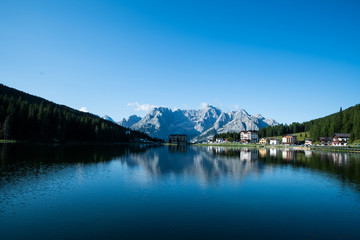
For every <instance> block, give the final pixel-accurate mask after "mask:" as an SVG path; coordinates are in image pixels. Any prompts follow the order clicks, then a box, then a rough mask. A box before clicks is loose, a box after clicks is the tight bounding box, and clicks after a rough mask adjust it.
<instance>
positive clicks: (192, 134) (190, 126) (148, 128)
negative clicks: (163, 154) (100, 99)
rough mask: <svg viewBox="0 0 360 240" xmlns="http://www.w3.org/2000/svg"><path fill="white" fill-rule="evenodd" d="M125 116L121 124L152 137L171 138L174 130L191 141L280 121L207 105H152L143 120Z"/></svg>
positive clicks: (174, 132)
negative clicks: (194, 107) (192, 107)
mask: <svg viewBox="0 0 360 240" xmlns="http://www.w3.org/2000/svg"><path fill="white" fill-rule="evenodd" d="M131 118H135V117H134V116H131V117H130V118H129V119H128V120H126V119H124V120H123V121H122V122H120V124H121V125H123V126H127V127H129V128H132V129H136V130H140V131H143V132H145V133H147V134H149V135H150V136H152V137H156V138H163V139H167V138H168V136H169V135H170V134H186V135H187V136H188V138H189V139H191V142H200V141H204V140H206V139H207V138H208V137H211V136H213V135H215V134H217V133H222V132H234V131H242V130H259V129H261V128H263V127H267V126H274V125H277V124H278V123H277V122H276V121H275V120H273V119H265V118H264V117H263V116H261V115H260V114H256V115H250V114H248V113H247V112H246V111H245V110H240V111H232V112H223V111H221V110H220V109H219V108H216V107H213V106H210V105H207V106H205V107H204V108H203V109H199V110H180V109H178V110H175V111H172V110H171V109H170V108H166V107H156V108H154V109H152V110H151V111H150V112H149V113H148V114H147V115H146V116H145V117H143V118H142V119H141V120H139V119H140V117H136V119H137V121H136V122H135V123H134V124H132V125H131V124H129V122H130V120H131Z"/></svg>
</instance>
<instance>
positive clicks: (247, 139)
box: [240, 131, 259, 143]
mask: <svg viewBox="0 0 360 240" xmlns="http://www.w3.org/2000/svg"><path fill="white" fill-rule="evenodd" d="M240 141H241V142H243V143H257V142H258V141H259V137H258V131H241V132H240Z"/></svg>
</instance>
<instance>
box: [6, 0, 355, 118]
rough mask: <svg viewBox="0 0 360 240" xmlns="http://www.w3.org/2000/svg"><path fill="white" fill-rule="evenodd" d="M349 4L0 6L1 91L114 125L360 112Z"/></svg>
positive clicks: (104, 1)
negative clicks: (178, 112)
mask: <svg viewBox="0 0 360 240" xmlns="http://www.w3.org/2000/svg"><path fill="white" fill-rule="evenodd" d="M359 13H360V1H356V0H355V1H346V0H341V1H331V0H326V1H316V0H311V1H288V0H286V1H256V0H251V1H250V0H249V1H226V0H221V1H210V0H207V1H193V0H189V1H187V0H181V1H176V0H171V1H169V0H165V1H156V0H152V1H136V0H129V1H120V0H118V1H109V0H99V1H90V0H85V1H78V0H76V1H74V0H71V1H65V0H60V1H52V0H45V1H35V0H31V1H28V0H26V1H16V0H9V1H7V0H0V82H1V83H3V84H5V85H7V86H10V87H14V88H17V89H19V90H22V91H25V92H28V93H31V94H34V95H37V96H41V97H43V98H46V99H49V100H51V101H54V102H56V103H60V104H65V105H67V106H70V107H73V108H75V109H80V108H84V107H85V108H86V109H87V110H88V111H90V112H92V113H95V114H98V115H105V114H108V115H109V116H111V117H112V118H114V119H115V120H116V121H118V120H120V119H122V118H123V117H128V116H129V115H131V114H137V115H140V116H143V115H144V114H145V113H146V109H148V108H149V107H151V106H168V107H171V108H181V109H198V108H200V107H201V105H202V104H204V103H208V104H211V105H214V106H217V107H219V108H221V109H222V110H225V111H229V110H236V109H238V108H239V109H241V108H242V109H245V110H246V111H247V112H249V113H250V114H255V113H261V114H262V115H263V116H265V117H269V118H274V119H275V120H277V121H278V122H286V123H291V122H293V121H298V122H302V121H306V120H311V119H314V118H317V117H322V116H325V115H327V114H330V113H333V112H336V111H338V110H339V108H340V107H343V109H345V108H347V107H350V106H353V105H355V104H358V103H360V14H359Z"/></svg>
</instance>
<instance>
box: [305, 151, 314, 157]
mask: <svg viewBox="0 0 360 240" xmlns="http://www.w3.org/2000/svg"><path fill="white" fill-rule="evenodd" d="M304 152H305V157H307V158H311V156H312V153H313V152H312V151H308V150H305V151H304Z"/></svg>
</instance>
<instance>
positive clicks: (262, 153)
mask: <svg viewBox="0 0 360 240" xmlns="http://www.w3.org/2000/svg"><path fill="white" fill-rule="evenodd" d="M266 153H267V151H266V148H260V149H259V155H260V157H263V158H264V157H266Z"/></svg>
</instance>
